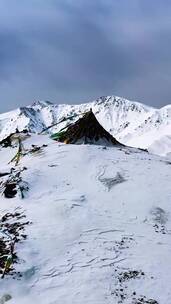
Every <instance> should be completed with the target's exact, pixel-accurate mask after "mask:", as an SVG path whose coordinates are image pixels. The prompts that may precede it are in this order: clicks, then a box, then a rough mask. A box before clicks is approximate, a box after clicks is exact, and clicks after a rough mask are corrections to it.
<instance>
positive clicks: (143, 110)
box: [0, 96, 171, 155]
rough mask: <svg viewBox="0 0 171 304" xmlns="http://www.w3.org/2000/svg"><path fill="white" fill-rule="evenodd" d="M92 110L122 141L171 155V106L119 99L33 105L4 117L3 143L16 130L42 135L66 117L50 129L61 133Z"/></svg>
mask: <svg viewBox="0 0 171 304" xmlns="http://www.w3.org/2000/svg"><path fill="white" fill-rule="evenodd" d="M90 108H92V110H93V112H94V114H95V115H96V118H97V119H98V121H99V122H100V123H101V125H102V126H103V127H104V128H105V129H106V130H107V131H108V132H110V133H111V134H112V135H113V136H114V137H115V138H116V139H117V140H118V141H120V142H122V143H124V144H126V145H130V146H133V147H139V148H148V150H149V151H150V152H152V153H156V154H160V155H166V154H168V153H171V105H168V106H165V107H163V108H161V109H155V108H152V107H148V106H145V105H143V104H141V103H138V102H133V101H129V100H126V99H124V98H120V97H116V96H105V97H100V98H98V99H97V100H95V101H93V102H89V103H84V104H80V105H65V104H62V105H56V104H52V103H50V102H49V101H38V102H35V103H33V104H32V105H31V106H27V107H21V108H19V109H17V110H15V111H11V112H8V113H5V114H0V140H2V139H3V138H4V137H5V136H7V135H9V134H10V133H13V132H15V130H16V128H18V129H19V130H20V131H22V130H23V129H27V130H29V131H30V132H34V133H38V132H41V131H42V130H43V129H44V128H45V127H48V126H50V125H52V124H55V123H56V122H58V121H60V120H61V119H62V118H66V117H70V118H69V119H68V120H67V121H65V122H63V123H61V124H59V125H58V126H56V127H54V128H52V129H50V130H49V131H50V132H54V131H56V130H59V129H60V128H62V127H63V126H65V125H66V124H69V123H71V122H72V121H75V120H76V119H78V116H75V117H74V115H75V114H78V115H79V114H82V113H84V112H86V111H88V110H89V109H90Z"/></svg>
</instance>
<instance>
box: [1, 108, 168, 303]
mask: <svg viewBox="0 0 171 304" xmlns="http://www.w3.org/2000/svg"><path fill="white" fill-rule="evenodd" d="M101 106H102V105H101ZM135 106H136V105H135ZM36 107H38V105H36ZM97 107H99V108H100V105H97ZM41 108H42V107H41ZM45 108H46V107H45ZM138 108H139V109H141V107H139V105H137V109H138ZM141 110H142V109H141ZM143 110H144V115H145V113H146V108H144V109H143ZM41 111H43V110H41ZM128 113H129V111H128ZM39 117H40V116H39ZM23 145H24V147H23V150H24V151H25V152H26V154H23V155H22V157H21V159H20V161H19V163H18V165H17V166H15V163H14V162H12V163H11V162H10V160H11V159H12V158H13V157H14V155H15V154H16V152H17V147H7V148H2V149H0V159H1V163H0V173H1V175H0V186H1V187H0V194H1V203H0V303H1V304H4V303H6V301H7V300H8V302H7V303H9V304H30V303H40V304H58V303H62V304H80V303H81V304H113V303H115V304H140V303H141V304H170V303H171V292H170V282H171V263H170V252H171V214H170V201H171V193H170V178H171V170H170V166H171V162H170V161H169V160H166V159H165V158H161V157H159V156H156V155H152V154H151V155H149V154H148V153H146V152H144V151H141V150H138V149H135V148H127V147H123V148H121V147H118V146H113V147H105V149H104V147H103V146H96V145H79V146H78V145H70V144H68V145H66V144H59V143H56V142H55V141H53V140H52V139H51V138H49V136H48V135H35V134H32V135H31V136H30V137H28V138H27V139H26V140H25V141H24V142H23ZM35 145H36V146H35ZM36 147H37V148H36ZM38 147H41V148H40V149H38ZM33 151H34V152H33ZM156 172H159V174H156ZM15 183H17V187H16V188H14V186H15ZM21 183H22V184H21ZM7 185H8V189H7ZM4 188H5V190H4ZM5 191H6V192H5ZM23 192H24V195H21V194H23ZM12 196H13V198H11V199H10V198H9V197H12ZM23 229H24V232H23ZM15 231H17V235H16V238H14V235H15ZM11 236H12V237H11ZM21 237H22V240H21V239H20V238H21ZM10 244H12V245H13V246H11V245H10ZM3 246H4V247H3ZM9 248H10V250H12V249H13V250H14V252H15V255H14V257H13V259H12V261H11V264H10V256H8V255H6V251H7V253H8V254H9ZM7 258H8V261H9V265H10V266H8V267H9V269H8V268H7V267H6V272H5V275H4V276H2V269H3V266H4V265H6V263H5V261H7ZM3 259H4V262H3ZM4 267H5V266H4ZM8 270H9V272H8Z"/></svg>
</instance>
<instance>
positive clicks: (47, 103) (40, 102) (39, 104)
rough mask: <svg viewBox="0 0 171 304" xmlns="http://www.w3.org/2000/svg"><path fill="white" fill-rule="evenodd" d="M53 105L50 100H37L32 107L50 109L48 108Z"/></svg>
mask: <svg viewBox="0 0 171 304" xmlns="http://www.w3.org/2000/svg"><path fill="white" fill-rule="evenodd" d="M52 105H53V103H52V102H51V101H48V100H36V101H34V102H33V104H32V105H31V107H42V108H44V107H48V106H52Z"/></svg>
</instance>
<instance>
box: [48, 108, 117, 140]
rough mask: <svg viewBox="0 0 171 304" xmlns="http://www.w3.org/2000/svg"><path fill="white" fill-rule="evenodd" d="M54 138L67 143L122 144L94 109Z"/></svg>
mask: <svg viewBox="0 0 171 304" xmlns="http://www.w3.org/2000/svg"><path fill="white" fill-rule="evenodd" d="M52 138H53V139H57V140H58V141H61V142H65V143H67V144H101V145H121V144H120V143H119V142H118V141H117V140H116V139H115V138H114V137H113V136H112V135H111V134H110V133H108V132H107V131H106V130H105V129H104V128H103V127H102V126H101V125H100V123H99V122H98V120H97V119H96V117H95V115H94V113H93V111H92V109H90V110H89V111H88V112H86V113H85V114H84V115H83V117H82V118H79V119H78V120H77V121H76V122H75V123H73V124H71V125H70V126H69V127H68V128H67V130H66V131H63V132H58V133H57V134H56V135H55V134H54V135H53V136H52Z"/></svg>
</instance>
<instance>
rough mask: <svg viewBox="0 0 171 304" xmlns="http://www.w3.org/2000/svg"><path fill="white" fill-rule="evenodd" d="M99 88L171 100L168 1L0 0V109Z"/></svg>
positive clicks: (86, 97) (156, 102)
mask: <svg viewBox="0 0 171 304" xmlns="http://www.w3.org/2000/svg"><path fill="white" fill-rule="evenodd" d="M102 95H117V96H124V97H127V98H128V99H132V100H137V101H141V102H144V103H146V104H149V105H153V106H156V107H160V106H163V105H165V104H168V103H171V1H170V0H129V1H126V0H1V1H0V112H3V111H7V110H10V109H13V108H15V107H17V106H19V105H27V104H31V103H32V102H33V101H34V100H50V101H52V102H55V103H81V102H85V101H91V100H93V99H94V98H97V97H99V96H102Z"/></svg>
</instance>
